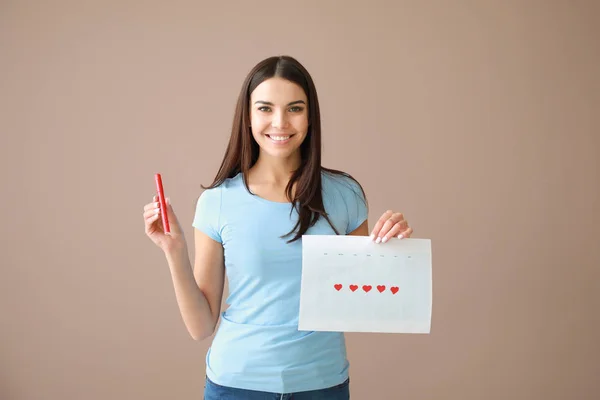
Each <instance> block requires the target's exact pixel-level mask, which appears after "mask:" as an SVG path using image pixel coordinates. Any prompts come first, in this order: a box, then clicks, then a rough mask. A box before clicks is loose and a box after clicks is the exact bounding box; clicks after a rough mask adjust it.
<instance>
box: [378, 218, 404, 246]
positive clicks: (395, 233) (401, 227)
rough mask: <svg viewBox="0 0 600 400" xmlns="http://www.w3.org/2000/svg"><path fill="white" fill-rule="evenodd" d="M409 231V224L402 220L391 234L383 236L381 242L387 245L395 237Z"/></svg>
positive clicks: (391, 230)
mask: <svg viewBox="0 0 600 400" xmlns="http://www.w3.org/2000/svg"><path fill="white" fill-rule="evenodd" d="M407 229H408V222H407V221H405V220H402V221H400V222H398V223H397V224H394V226H393V227H392V228H391V229H390V230H389V232H387V233H385V236H383V238H382V240H381V242H382V243H385V242H387V241H388V240H390V239H391V238H393V237H396V236H398V235H400V234H402V233H403V232H406V230H407Z"/></svg>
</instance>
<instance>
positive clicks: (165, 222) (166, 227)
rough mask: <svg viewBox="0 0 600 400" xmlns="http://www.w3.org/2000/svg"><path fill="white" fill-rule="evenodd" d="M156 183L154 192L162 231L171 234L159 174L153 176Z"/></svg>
mask: <svg viewBox="0 0 600 400" xmlns="http://www.w3.org/2000/svg"><path fill="white" fill-rule="evenodd" d="M154 180H155V181H156V192H157V193H158V202H159V203H160V215H161V217H162V223H163V229H164V230H165V233H171V229H170V228H169V217H168V215H167V200H166V198H165V191H164V190H163V184H162V178H161V176H160V174H155V175H154Z"/></svg>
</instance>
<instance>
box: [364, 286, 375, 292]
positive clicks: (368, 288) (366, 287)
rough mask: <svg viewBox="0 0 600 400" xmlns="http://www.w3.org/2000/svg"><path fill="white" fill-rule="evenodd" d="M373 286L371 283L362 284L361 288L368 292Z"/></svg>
mask: <svg viewBox="0 0 600 400" xmlns="http://www.w3.org/2000/svg"><path fill="white" fill-rule="evenodd" d="M372 288H373V287H372V286H371V285H363V290H364V291H365V292H368V291H369V290H371V289H372Z"/></svg>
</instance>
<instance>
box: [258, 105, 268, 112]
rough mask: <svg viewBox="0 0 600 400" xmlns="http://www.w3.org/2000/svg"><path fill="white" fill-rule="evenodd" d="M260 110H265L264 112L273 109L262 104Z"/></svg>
mask: <svg viewBox="0 0 600 400" xmlns="http://www.w3.org/2000/svg"><path fill="white" fill-rule="evenodd" d="M258 111H264V112H267V111H271V109H270V108H269V107H266V106H262V107H258Z"/></svg>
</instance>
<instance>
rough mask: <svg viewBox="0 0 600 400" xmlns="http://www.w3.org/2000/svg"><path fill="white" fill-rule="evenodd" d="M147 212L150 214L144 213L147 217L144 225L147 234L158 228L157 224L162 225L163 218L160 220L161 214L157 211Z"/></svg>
mask: <svg viewBox="0 0 600 400" xmlns="http://www.w3.org/2000/svg"><path fill="white" fill-rule="evenodd" d="M147 214H148V215H144V217H145V219H144V222H145V224H144V226H145V231H146V234H150V233H153V232H155V231H156V230H157V226H160V224H161V220H160V214H159V213H157V212H154V213H153V212H151V211H149V212H148V213H147Z"/></svg>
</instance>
